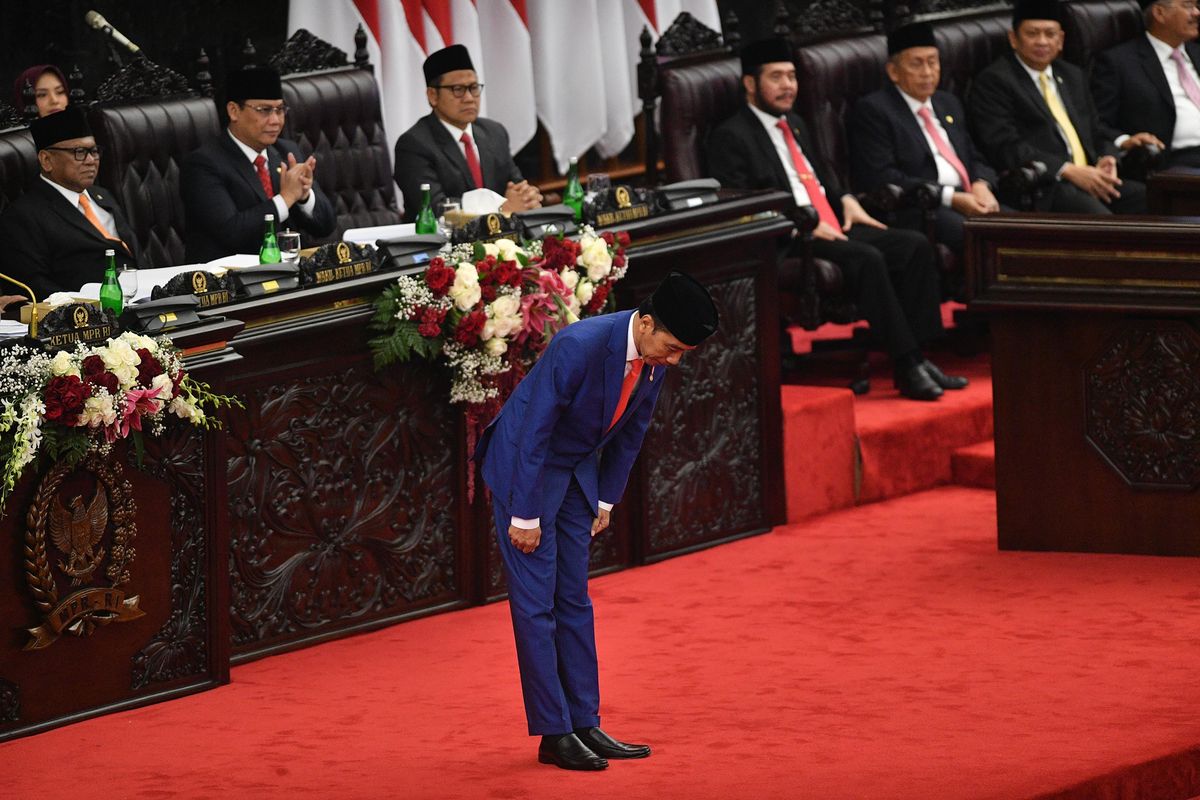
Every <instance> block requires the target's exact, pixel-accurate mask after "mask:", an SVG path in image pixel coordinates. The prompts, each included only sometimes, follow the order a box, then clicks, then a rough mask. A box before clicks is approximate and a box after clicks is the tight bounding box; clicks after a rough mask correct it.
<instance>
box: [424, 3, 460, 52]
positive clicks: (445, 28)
mask: <svg viewBox="0 0 1200 800" xmlns="http://www.w3.org/2000/svg"><path fill="white" fill-rule="evenodd" d="M423 2H424V4H425V13H426V14H428V15H429V19H431V20H432V21H433V26H434V27H435V28H437V29H438V33H440V34H441V35H442V41H443V42H445V43H446V44H450V43H452V42H453V41H454V31H453V26H452V25H451V24H450V0H423ZM426 52H428V49H426Z"/></svg>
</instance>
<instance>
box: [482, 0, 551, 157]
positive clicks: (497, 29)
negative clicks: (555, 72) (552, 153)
mask: <svg viewBox="0 0 1200 800" xmlns="http://www.w3.org/2000/svg"><path fill="white" fill-rule="evenodd" d="M476 9H477V11H478V13H479V30H480V31H487V35H486V36H481V37H480V38H481V40H482V41H481V48H482V51H483V57H482V59H480V60H479V61H476V66H477V67H478V66H480V62H482V74H484V75H486V76H487V80H486V81H484V82H485V83H486V84H487V88H485V89H484V90H483V93H484V95H486V96H487V98H488V105H487V109H488V111H487V116H488V117H489V118H491V119H494V120H496V121H497V122H499V123H500V124H501V125H503V126H504V127H505V129H506V130H507V131H508V144H509V148H510V149H511V150H512V152H513V153H514V154H515V153H516V152H517V151H518V150H520V149H521V148H522V147H524V146H525V145H526V144H527V143H528V142H529V141H530V140H531V139H532V138H533V137H534V134H536V133H537V105H536V102H535V95H534V92H533V90H532V87H533V85H534V84H533V49H532V46H531V41H530V37H529V25H528V23H527V20H528V18H529V17H528V14H527V8H526V5H525V0H477V3H476ZM472 57H473V58H474V57H475V56H474V51H472Z"/></svg>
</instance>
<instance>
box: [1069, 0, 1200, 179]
mask: <svg viewBox="0 0 1200 800" xmlns="http://www.w3.org/2000/svg"><path fill="white" fill-rule="evenodd" d="M1141 4H1142V8H1143V9H1144V10H1143V12H1142V13H1143V16H1144V18H1145V21H1146V35H1145V36H1135V37H1133V38H1132V39H1130V40H1129V41H1127V42H1124V43H1122V44H1119V45H1117V46H1116V47H1113V48H1110V49H1108V50H1105V51H1104V52H1103V53H1101V54H1100V55H1099V56H1097V57H1096V62H1095V64H1094V65H1093V67H1092V96H1093V97H1094V98H1095V100H1096V111H1097V112H1099V114H1100V122H1101V124H1102V125H1103V126H1104V129H1105V135H1106V136H1108V137H1110V138H1112V139H1113V140H1114V142H1115V143H1116V145H1117V146H1118V147H1120V148H1122V149H1124V150H1128V149H1129V148H1131V147H1136V146H1138V145H1144V144H1153V145H1156V146H1158V147H1160V148H1162V149H1165V150H1167V165H1168V166H1172V167H1174V166H1184V167H1200V74H1197V71H1196V64H1197V62H1198V61H1200V44H1196V42H1195V41H1193V40H1194V39H1195V38H1196V36H1197V34H1200V24H1198V22H1200V9H1197V8H1196V3H1195V2H1194V0H1141Z"/></svg>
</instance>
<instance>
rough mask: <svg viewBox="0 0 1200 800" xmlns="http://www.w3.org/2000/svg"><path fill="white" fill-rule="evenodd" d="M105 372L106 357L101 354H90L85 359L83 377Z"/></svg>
mask: <svg viewBox="0 0 1200 800" xmlns="http://www.w3.org/2000/svg"><path fill="white" fill-rule="evenodd" d="M102 372H104V359H103V358H101V357H100V356H88V357H87V358H85V359H84V360H83V377H84V378H91V377H94V376H96V375H99V374H101V373H102Z"/></svg>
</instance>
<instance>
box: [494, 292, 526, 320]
mask: <svg viewBox="0 0 1200 800" xmlns="http://www.w3.org/2000/svg"><path fill="white" fill-rule="evenodd" d="M520 313H521V300H520V298H518V297H517V296H516V295H515V294H502V295H500V296H499V297H497V298H496V299H495V300H493V301H492V316H493V317H512V316H519V315H520Z"/></svg>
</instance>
